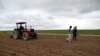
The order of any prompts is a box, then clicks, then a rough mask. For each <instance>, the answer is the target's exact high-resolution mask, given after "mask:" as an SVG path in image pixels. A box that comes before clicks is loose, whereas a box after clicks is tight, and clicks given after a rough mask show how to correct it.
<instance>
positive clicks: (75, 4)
mask: <svg viewBox="0 0 100 56" xmlns="http://www.w3.org/2000/svg"><path fill="white" fill-rule="evenodd" d="M20 21H26V22H27V23H28V26H32V27H33V28H35V29H68V27H69V26H70V25H72V26H73V27H74V26H77V27H78V29H100V0H0V29H1V30H4V29H13V28H15V23H16V22H20Z"/></svg>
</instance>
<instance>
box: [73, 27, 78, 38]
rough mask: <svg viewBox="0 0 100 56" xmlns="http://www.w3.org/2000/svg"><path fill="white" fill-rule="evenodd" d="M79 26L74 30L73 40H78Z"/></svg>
mask: <svg viewBox="0 0 100 56" xmlns="http://www.w3.org/2000/svg"><path fill="white" fill-rule="evenodd" d="M76 37H77V26H75V27H74V28H73V40H77V38H76Z"/></svg>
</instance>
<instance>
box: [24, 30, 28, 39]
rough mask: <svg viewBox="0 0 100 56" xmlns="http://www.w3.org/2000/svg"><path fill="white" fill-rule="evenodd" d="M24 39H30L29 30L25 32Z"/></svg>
mask: <svg viewBox="0 0 100 56" xmlns="http://www.w3.org/2000/svg"><path fill="white" fill-rule="evenodd" d="M23 39H24V40H28V39H29V34H28V33H27V32H24V33H23Z"/></svg>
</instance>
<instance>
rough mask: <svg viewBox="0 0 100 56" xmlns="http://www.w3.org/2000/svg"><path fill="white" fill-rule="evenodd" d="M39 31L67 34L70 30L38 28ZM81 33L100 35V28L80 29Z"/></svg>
mask: <svg viewBox="0 0 100 56" xmlns="http://www.w3.org/2000/svg"><path fill="white" fill-rule="evenodd" d="M36 32H37V33H52V34H53V33H54V34H67V32H68V30H36ZM78 33H79V34H89V35H100V30H78Z"/></svg>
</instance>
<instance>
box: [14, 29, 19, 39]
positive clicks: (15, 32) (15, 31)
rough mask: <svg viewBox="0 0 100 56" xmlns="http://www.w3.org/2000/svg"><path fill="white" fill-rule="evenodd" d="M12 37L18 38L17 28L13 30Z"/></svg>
mask: <svg viewBox="0 0 100 56" xmlns="http://www.w3.org/2000/svg"><path fill="white" fill-rule="evenodd" d="M13 38H14V39H18V38H19V31H18V30H14V32H13Z"/></svg>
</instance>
